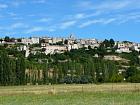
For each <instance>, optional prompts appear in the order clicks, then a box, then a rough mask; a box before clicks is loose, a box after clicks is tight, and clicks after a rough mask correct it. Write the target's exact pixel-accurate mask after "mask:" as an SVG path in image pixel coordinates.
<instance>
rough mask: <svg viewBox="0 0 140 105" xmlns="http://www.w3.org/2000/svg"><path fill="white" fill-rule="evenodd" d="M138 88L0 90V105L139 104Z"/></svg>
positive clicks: (69, 87) (54, 87) (53, 87)
mask: <svg viewBox="0 0 140 105" xmlns="http://www.w3.org/2000/svg"><path fill="white" fill-rule="evenodd" d="M139 88H140V84H102V85H92V84H88V85H54V86H13V87H0V105H140V100H139V99H140V92H139ZM52 90H53V91H54V90H55V93H51V91H52Z"/></svg>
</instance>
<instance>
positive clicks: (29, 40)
mask: <svg viewBox="0 0 140 105" xmlns="http://www.w3.org/2000/svg"><path fill="white" fill-rule="evenodd" d="M21 43H23V44H27V45H28V44H39V38H38V37H32V38H23V39H21Z"/></svg>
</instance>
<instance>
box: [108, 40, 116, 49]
mask: <svg viewBox="0 0 140 105" xmlns="http://www.w3.org/2000/svg"><path fill="white" fill-rule="evenodd" d="M109 42H110V47H114V44H115V41H114V40H113V39H110V40H109Z"/></svg>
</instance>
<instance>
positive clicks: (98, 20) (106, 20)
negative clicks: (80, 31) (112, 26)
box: [79, 18, 117, 28]
mask: <svg viewBox="0 0 140 105" xmlns="http://www.w3.org/2000/svg"><path fill="white" fill-rule="evenodd" d="M116 20H117V19H116V18H109V19H94V20H89V21H87V22H84V23H82V24H81V25H79V28H84V27H87V26H90V25H92V24H97V23H100V24H105V25H106V24H109V23H112V22H114V21H116Z"/></svg>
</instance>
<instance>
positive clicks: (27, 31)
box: [25, 27, 44, 33]
mask: <svg viewBox="0 0 140 105" xmlns="http://www.w3.org/2000/svg"><path fill="white" fill-rule="evenodd" d="M43 30H44V28H43V27H32V28H30V29H28V30H26V32H25V33H33V32H39V31H43Z"/></svg>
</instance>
